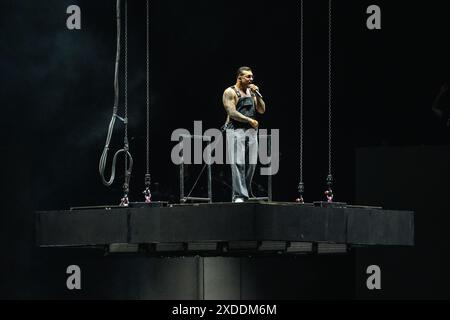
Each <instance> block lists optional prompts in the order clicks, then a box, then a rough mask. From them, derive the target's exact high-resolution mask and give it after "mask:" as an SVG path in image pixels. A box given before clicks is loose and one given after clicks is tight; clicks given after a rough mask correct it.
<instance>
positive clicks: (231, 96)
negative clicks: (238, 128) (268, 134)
mask: <svg viewBox="0 0 450 320" xmlns="http://www.w3.org/2000/svg"><path fill="white" fill-rule="evenodd" d="M235 95H236V93H234V91H233V89H231V88H228V89H226V90H225V91H224V93H223V97H222V101H223V106H224V108H225V110H226V111H227V114H228V116H229V117H230V118H231V119H233V120H236V121H239V122H244V123H249V124H250V125H251V126H252V127H253V128H255V129H256V128H258V121H256V120H254V119H252V118H249V117H246V116H244V115H243V114H242V113H240V112H239V111H237V110H236V105H235V104H236V102H235Z"/></svg>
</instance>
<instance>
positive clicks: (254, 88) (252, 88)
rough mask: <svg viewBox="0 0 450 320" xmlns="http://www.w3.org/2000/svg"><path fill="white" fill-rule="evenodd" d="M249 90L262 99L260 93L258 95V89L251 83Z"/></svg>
mask: <svg viewBox="0 0 450 320" xmlns="http://www.w3.org/2000/svg"><path fill="white" fill-rule="evenodd" d="M248 87H249V88H250V90H252V91H253V92H254V93H255V94H256V95H257V96H258V97H260V98H261V99H262V95H261V93H259V88H258V87H257V86H256V85H254V84H253V83H251V84H250V85H249V86H248Z"/></svg>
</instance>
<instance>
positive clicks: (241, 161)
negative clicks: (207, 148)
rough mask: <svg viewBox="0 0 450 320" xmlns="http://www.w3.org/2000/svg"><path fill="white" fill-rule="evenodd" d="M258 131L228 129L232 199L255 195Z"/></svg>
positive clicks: (228, 158) (228, 161) (228, 160)
mask: <svg viewBox="0 0 450 320" xmlns="http://www.w3.org/2000/svg"><path fill="white" fill-rule="evenodd" d="M257 134H258V131H257V130H254V129H247V130H245V131H244V129H235V130H227V163H229V164H230V166H231V179H232V188H233V193H232V201H234V200H235V199H236V198H243V199H248V198H251V197H253V193H252V179H253V174H254V173H255V168H256V162H257V159H258V139H257Z"/></svg>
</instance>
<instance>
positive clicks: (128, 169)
mask: <svg viewBox="0 0 450 320" xmlns="http://www.w3.org/2000/svg"><path fill="white" fill-rule="evenodd" d="M124 58H125V61H124V65H125V90H124V91H125V95H124V98H125V102H124V104H125V115H124V120H123V122H124V124H125V134H124V147H123V150H124V153H125V182H124V184H123V193H124V196H123V198H122V199H121V202H120V205H121V206H124V207H127V206H128V204H129V199H128V193H129V192H130V178H131V171H132V168H133V158H132V156H131V153H130V152H129V149H130V145H129V142H128V0H125V56H124ZM128 158H130V159H129V160H130V162H129V164H128Z"/></svg>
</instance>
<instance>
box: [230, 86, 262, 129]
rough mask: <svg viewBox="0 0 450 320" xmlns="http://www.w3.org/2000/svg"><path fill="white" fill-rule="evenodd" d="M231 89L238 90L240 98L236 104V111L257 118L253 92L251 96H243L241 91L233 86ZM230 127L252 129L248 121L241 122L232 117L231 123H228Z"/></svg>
mask: <svg viewBox="0 0 450 320" xmlns="http://www.w3.org/2000/svg"><path fill="white" fill-rule="evenodd" d="M231 89H233V90H234V92H236V94H237V96H238V98H239V100H238V102H237V104H236V111H238V112H240V113H242V114H243V115H244V116H246V117H249V118H252V119H255V118H256V107H255V101H254V100H253V96H254V95H253V94H252V95H251V96H250V97H243V96H242V95H241V92H240V91H239V90H238V89H237V88H236V87H235V86H232V87H231ZM228 126H229V127H230V129H250V128H251V127H252V126H251V125H250V123H247V122H239V121H236V120H234V119H231V118H230V123H229V124H228Z"/></svg>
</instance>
